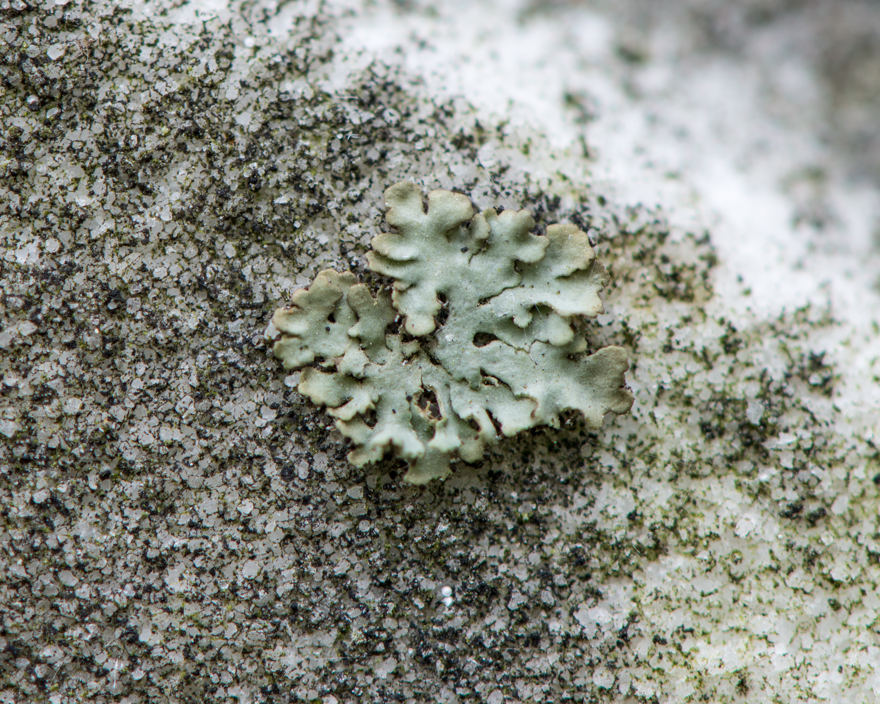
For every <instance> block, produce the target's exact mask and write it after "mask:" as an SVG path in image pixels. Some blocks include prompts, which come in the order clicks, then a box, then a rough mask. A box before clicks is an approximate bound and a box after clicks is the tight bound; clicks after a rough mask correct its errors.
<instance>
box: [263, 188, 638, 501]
mask: <svg viewBox="0 0 880 704" xmlns="http://www.w3.org/2000/svg"><path fill="white" fill-rule="evenodd" d="M385 203H386V206H387V208H388V212H387V214H386V221H387V222H388V224H389V225H391V226H392V227H393V228H395V229H396V232H386V233H381V234H379V235H377V236H376V237H374V238H373V241H372V247H373V251H372V252H370V253H369V254H368V256H367V261H368V266H369V268H370V269H371V270H372V271H374V272H377V273H379V274H384V275H386V276H389V277H391V278H393V279H394V280H395V283H394V286H393V289H392V290H391V292H388V291H387V290H386V291H380V292H379V293H378V294H377V295H376V296H375V297H374V296H373V295H372V294H371V293H370V291H369V289H368V287H367V286H366V285H364V284H361V283H358V282H357V279H356V277H355V276H354V274H351V273H348V272H345V273H340V272H337V271H335V270H332V269H328V270H326V271H322V272H321V273H320V274H319V275H318V276H317V278H316V279H315V281H314V282H313V283H312V285H311V286H310V287H309V288H307V289H301V290H299V291H297V292H295V293H294V295H293V301H292V304H291V306H290V307H287V308H282V309H279V310H277V311H276V312H275V315H274V316H273V319H272V322H273V325H274V327H275V328H276V329H277V330H278V331H280V332H281V333H282V337H281V339H280V340H278V342H277V343H276V344H275V347H274V352H275V355H276V356H277V357H278V358H280V359H281V360H282V361H283V363H284V366H285V368H287V369H299V368H301V367H305V366H307V365H310V366H308V368H306V369H305V370H304V371H303V373H302V375H301V380H300V383H299V387H298V390H299V392H300V393H301V394H302V395H304V396H307V397H308V398H310V399H311V400H312V401H313V402H314V403H316V404H318V405H321V406H326V407H327V409H328V413H329V414H330V415H331V416H332V417H333V418H335V419H336V427H337V428H338V429H339V431H340V432H341V433H342V434H343V435H344V436H345V437H347V438H349V439H350V440H351V441H352V442H353V443H354V445H355V449H354V450H352V452H351V453H350V454H349V460H350V461H351V462H352V463H353V464H355V465H356V466H362V465H364V464H367V463H369V462H375V461H377V460H379V459H381V458H382V457H383V456H384V455H385V454H386V453H387V452H388V451H389V450H390V451H392V452H393V453H394V454H396V455H397V456H399V457H401V458H403V459H405V460H406V461H407V462H408V463H409V471H408V472H407V474H406V475H405V476H404V479H405V480H406V481H408V482H411V483H414V484H424V483H426V482H428V481H430V480H431V479H434V478H438V479H443V478H445V477H446V476H447V475H448V474H449V472H450V460H453V459H461V460H464V461H465V462H476V461H478V460H479V459H480V458H481V457H482V456H483V453H484V451H485V448H486V446H487V445H491V444H494V443H496V442H498V440H499V438H500V437H511V436H513V435H516V434H517V433H519V432H521V431H523V430H526V429H529V428H533V427H536V426H539V425H549V426H553V427H558V426H559V420H560V414H561V413H563V412H565V411H570V410H577V411H580V412H581V413H582V414H583V416H584V418H585V419H586V422H587V424H588V425H589V426H591V427H593V428H598V427H599V426H601V424H602V422H603V419H604V417H605V414H606V413H609V412H612V413H617V414H621V413H626V412H627V411H629V409H630V407H631V406H632V402H633V398H632V395H631V394H630V392H629V390H628V389H627V388H626V383H625V379H624V372H625V371H626V370H627V368H628V365H629V363H628V360H627V354H626V352H625V351H624V350H623V349H622V348H620V347H613V346H610V347H605V348H603V349H601V350H598V351H597V352H594V353H593V354H586V352H587V342H586V338H585V336H584V334H583V331H582V321H583V320H584V319H587V318H591V317H595V316H596V315H598V314H599V313H601V312H602V311H603V308H602V301H601V300H600V299H599V292H600V291H601V290H602V289H603V288H604V287H605V285H606V284H607V283H608V275H607V274H606V272H605V269H604V268H603V267H602V265H601V264H600V263H599V262H598V261H597V260H596V256H595V252H594V251H593V248H592V246H591V245H590V241H589V238H588V236H587V234H586V233H585V232H583V231H581V230H579V229H578V228H577V227H576V226H574V225H551V226H550V227H548V228H547V234H546V235H536V234H532V232H531V231H532V230H533V229H534V227H535V221H534V220H533V219H532V216H531V215H530V214H529V213H528V212H527V211H525V210H520V211H518V212H513V211H503V212H501V213H497V212H496V211H495V210H493V209H489V210H486V211H484V212H482V213H478V214H476V215H475V214H474V210H473V207H472V205H471V203H470V201H469V200H468V199H467V198H466V197H465V196H463V195H460V194H455V193H452V192H450V191H444V190H436V191H432V192H431V193H429V194H428V203H427V210H426V209H425V207H424V205H423V202H422V193H421V191H420V190H419V188H418V187H417V186H415V185H413V184H412V183H408V182H401V183H398V184H396V185H394V186H391V187H390V188H389V189H388V190H387V191H386V192H385Z"/></svg>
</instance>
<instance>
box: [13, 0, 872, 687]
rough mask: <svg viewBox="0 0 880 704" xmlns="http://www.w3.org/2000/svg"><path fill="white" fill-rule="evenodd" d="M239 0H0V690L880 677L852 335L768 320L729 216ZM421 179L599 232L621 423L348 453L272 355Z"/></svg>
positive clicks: (830, 324)
mask: <svg viewBox="0 0 880 704" xmlns="http://www.w3.org/2000/svg"><path fill="white" fill-rule="evenodd" d="M407 5H408V4H407V3H398V4H397V5H396V6H394V7H392V6H389V7H390V9H389V11H390V12H397V13H404V14H405V13H407V12H415V10H413V9H412V8H409V9H408V8H407ZM231 7H232V10H231V12H230V13H228V14H221V17H222V18H223V19H210V18H208V19H203V18H202V17H201V16H200V15H198V14H197V13H196V14H193V15H192V16H189V17H188V20H189V21H188V22H183V21H182V20H181V19H180V16H179V12H180V11H181V10H180V8H178V7H176V6H172V5H171V4H169V5H167V6H162V5H145V6H136V7H135V8H133V9H132V8H124V7H122V6H120V5H118V4H117V3H111V2H103V1H100V2H88V1H83V2H59V1H58V0H55V2H50V3H42V4H41V3H37V2H30V1H29V2H24V1H23V0H12V1H11V2H10V1H5V0H4V1H3V2H0V17H2V19H0V57H2V58H0V245H2V249H0V292H2V294H0V325H2V329H0V382H2V387H0V392H2V396H0V702H2V703H3V704H13V703H14V704H22V703H24V702H52V704H62V703H67V702H81V701H90V702H102V703H104V702H126V703H134V702H192V701H201V700H205V701H239V702H253V703H256V702H273V703H274V702H291V703H292V702H316V701H317V702H322V703H323V704H353V703H354V702H395V701H396V702H488V703H489V704H502V703H503V702H509V703H513V702H548V703H552V702H563V701H575V702H621V703H624V702H626V703H629V702H645V703H649V702H658V703H659V702H697V701H711V702H744V701H750V702H794V701H798V702H814V701H825V700H827V701H833V702H845V701H846V702H850V701H851V702H864V701H869V700H870V699H871V698H872V697H873V696H876V694H877V693H880V670H878V669H876V667H877V663H878V662H880V636H878V629H880V626H878V623H880V621H878V613H880V597H878V594H877V585H878V582H880V539H878V517H877V516H878V506H880V490H878V483H880V453H878V450H877V447H876V445H875V442H874V440H873V435H872V431H871V430H870V423H869V422H867V421H865V418H864V416H859V415H858V414H855V413H854V414H852V415H851V416H846V415H845V414H843V413H842V411H841V405H840V393H841V392H840V389H842V388H843V389H852V388H855V386H857V384H855V382H854V381H853V380H852V379H851V378H849V377H847V376H846V375H847V369H848V367H846V366H845V365H843V364H841V363H840V362H839V361H837V360H838V357H835V354H833V350H834V349H835V348H834V347H833V345H835V344H838V343H839V344H840V345H842V346H843V347H846V346H847V345H851V346H852V345H856V343H855V342H853V340H855V339H856V338H857V337H858V336H857V335H855V333H853V332H852V330H853V329H854V328H851V327H848V325H849V323H846V322H845V321H844V322H841V320H839V319H838V318H837V317H836V314H835V312H834V310H832V308H831V306H830V305H821V304H818V305H817V304H816V303H815V302H807V301H805V302H804V303H803V305H801V306H796V307H789V308H787V309H786V310H782V311H779V312H777V313H773V314H758V313H757V312H755V311H753V310H751V309H750V307H749V306H748V305H747V304H746V303H743V301H746V302H747V301H748V299H749V295H750V291H749V290H747V288H746V286H745V285H743V286H740V287H739V289H737V290H733V289H730V288H729V287H728V288H724V291H723V292H719V284H718V282H719V281H720V280H721V278H722V277H721V274H719V271H721V269H722V268H723V267H724V265H725V264H724V261H721V260H720V259H719V253H718V251H717V248H716V246H715V243H714V241H713V237H714V236H715V235H714V233H713V232H711V231H707V230H703V229H697V228H686V227H680V226H677V225H674V224H670V222H669V220H668V218H667V214H666V213H665V212H664V211H663V209H657V208H654V207H650V208H649V207H645V206H642V205H639V204H638V203H637V202H628V201H626V200H625V199H624V200H621V199H619V198H616V197H615V196H614V194H613V193H606V192H604V190H603V188H604V187H603V186H602V185H601V184H594V183H593V182H592V181H591V180H590V173H589V172H590V169H589V168H588V167H584V170H583V171H582V172H577V173H567V174H566V175H563V174H562V173H561V172H559V171H554V168H555V167H554V166H553V164H554V158H555V157H554V154H555V153H556V152H554V147H552V145H550V142H549V141H548V139H546V138H545V137H544V136H542V135H541V134H540V132H535V131H533V130H530V129H528V128H527V127H523V126H520V127H515V126H511V125H510V124H506V123H505V122H504V121H503V120H499V121H497V122H494V123H493V122H491V121H487V120H486V119H485V118H484V117H483V116H481V115H480V114H478V111H476V110H475V109H473V108H471V107H469V106H468V104H467V103H466V102H465V101H463V100H453V99H447V98H442V97H441V98H436V97H431V95H430V94H428V93H425V92H424V90H423V86H422V84H421V82H420V79H419V77H418V75H415V74H413V73H412V72H407V71H406V70H404V69H403V68H401V66H395V65H394V64H391V63H387V62H381V61H372V60H369V59H366V60H363V57H362V56H361V55H359V54H356V52H352V53H351V54H350V55H349V54H347V53H346V52H347V51H349V49H346V48H345V47H346V46H348V45H346V44H344V42H343V40H342V32H343V29H344V28H345V27H350V26H351V23H352V22H357V21H358V14H357V13H358V12H359V10H358V9H356V8H354V9H352V8H349V9H348V10H346V9H345V8H339V7H332V6H330V5H324V4H320V3H307V2H302V3H301V2H293V3H283V4H281V5H280V6H279V7H274V6H273V7H270V6H268V5H265V6H264V5H258V4H252V3H244V4H241V5H234V6H231ZM182 9H183V10H184V11H185V10H186V9H187V7H186V5H183V6H182ZM419 11H421V12H424V13H426V14H425V16H426V17H428V16H430V12H428V11H427V10H425V9H424V8H422V9H421V10H419ZM175 13H178V14H175ZM352 13H354V14H352ZM282 15H283V19H284V26H285V27H286V30H285V31H284V32H283V33H279V32H278V31H277V30H276V31H274V32H269V31H268V30H267V27H270V26H273V27H277V24H278V22H279V21H280V20H279V19H278V18H279V17H281V16H282ZM526 16H527V14H524V15H523V17H526ZM273 22H274V23H275V24H273ZM346 23H348V24H346ZM620 56H622V58H620V59H619V60H620V61H622V62H624V63H627V62H631V61H632V57H631V56H629V55H627V54H626V53H625V52H624V53H622V54H620ZM349 59H350V60H349ZM576 97H577V96H574V97H573V98H571V100H572V101H574V103H577V104H580V103H578V101H577V100H575V98H576ZM582 107H583V106H582ZM579 114H580V113H579ZM581 117H583V115H581ZM588 117H589V116H587V118H584V120H585V121H587V122H589V119H588ZM574 151H575V158H576V159H580V160H581V161H583V162H584V163H588V162H587V159H588V158H589V157H590V150H589V145H587V143H586V142H583V143H581V144H578V145H576V148H575V150H574ZM566 158H567V159H570V158H571V154H569V155H568V156H567V157H566ZM401 179H410V180H414V181H416V182H417V183H418V184H419V185H420V186H422V187H425V188H437V187H442V188H449V189H454V190H456V191H459V192H463V193H465V194H467V195H468V196H469V197H471V198H472V200H473V201H474V202H475V203H476V204H477V205H478V206H479V207H481V208H485V207H490V206H492V207H502V206H503V207H528V208H529V210H530V211H531V212H532V213H533V214H534V216H535V218H536V220H537V221H538V223H539V227H544V226H546V225H547V224H548V223H552V222H574V223H575V224H578V225H579V226H581V227H583V228H587V229H589V231H590V233H591V235H592V236H593V237H594V238H595V239H596V240H597V242H598V251H599V255H600V257H601V259H602V260H603V262H605V263H606V265H607V266H608V269H609V272H610V274H611V276H612V279H613V282H612V284H611V286H610V287H609V288H608V289H607V291H606V292H605V294H604V295H605V299H606V309H607V311H608V313H607V315H604V316H601V317H600V318H599V320H598V321H597V323H595V324H593V325H592V326H591V327H590V328H589V336H590V342H591V345H592V346H593V347H594V348H598V347H601V346H603V345H607V344H619V345H623V346H624V347H626V348H627V350H628V351H629V352H630V354H631V357H632V359H633V360H634V370H633V371H632V372H631V373H630V375H629V378H630V381H631V386H632V387H633V390H634V392H635V394H636V404H635V406H634V408H633V411H632V412H631V414H629V415H628V416H624V417H621V418H616V419H611V418H608V419H606V424H605V427H604V428H603V429H601V430H600V431H598V432H590V431H588V430H587V429H586V428H585V427H584V425H583V423H582V421H581V420H579V419H578V418H577V417H575V416H572V417H571V418H569V419H568V421H567V422H566V423H565V424H564V426H563V427H562V428H560V429H558V430H553V429H540V430H536V431H534V432H533V433H531V434H527V436H525V437H517V438H515V439H513V440H511V441H509V442H506V443H503V444H502V445H500V446H499V447H498V449H496V450H495V451H493V452H492V453H491V454H488V455H487V456H486V458H485V460H484V461H483V462H482V463H481V464H479V465H477V466H474V467H470V466H465V465H459V466H458V469H457V471H456V472H455V473H454V474H453V476H452V477H451V478H450V479H449V480H447V481H446V482H445V483H442V484H438V483H433V484H432V485H429V486H428V487H424V488H422V487H419V488H414V487H409V486H406V485H404V484H402V482H401V475H402V471H403V470H404V469H405V468H404V467H403V466H402V465H400V464H399V463H397V462H392V461H385V462H383V463H379V464H377V465H374V466H372V467H370V468H368V469H367V470H366V471H364V470H356V469H354V468H352V467H351V466H350V465H349V464H348V463H347V462H346V461H345V455H346V453H347V451H348V450H349V449H350V448H348V447H347V446H346V444H345V442H344V441H343V439H342V438H341V436H340V435H339V434H338V433H336V432H335V430H334V429H333V426H332V423H331V422H330V419H329V418H328V417H326V416H325V415H324V414H323V413H322V412H321V411H320V410H319V409H316V408H313V407H312V406H311V405H310V404H308V403H307V402H305V401H304V400H303V399H302V398H300V397H299V395H298V394H297V393H296V392H295V390H294V388H295V386H296V383H297V376H298V375H296V374H293V375H289V376H286V375H285V374H284V372H283V370H282V369H281V367H280V364H279V363H278V362H277V360H274V359H273V358H272V357H271V354H270V352H269V348H268V345H267V342H266V340H265V338H264V335H263V333H264V330H265V329H266V326H267V324H268V321H269V319H270V317H271V313H272V311H273V310H274V309H275V308H276V307H277V306H278V305H282V304H283V303H284V301H285V300H286V299H287V298H288V297H289V295H290V293H291V292H292V291H293V290H295V289H296V288H299V287H301V286H303V285H306V283H307V282H308V281H309V280H311V278H312V277H313V276H314V275H315V274H316V273H317V272H318V271H319V270H321V269H323V268H326V267H328V266H335V267H337V268H340V269H351V270H353V271H355V272H356V273H357V274H358V275H359V276H360V277H361V279H362V280H366V281H368V282H372V283H376V284H378V283H379V279H378V277H375V276H374V275H371V274H370V272H368V271H366V270H365V265H364V264H365V262H364V254H365V252H366V250H367V247H368V243H369V240H370V238H371V237H372V236H374V235H375V234H376V233H377V232H379V231H381V230H382V228H383V227H384V224H383V217H382V216H383V211H382V207H381V193H382V191H383V190H384V188H385V187H386V186H387V185H389V184H391V183H394V182H396V181H399V180H401ZM672 207H673V208H674V206H672ZM724 280H725V281H727V279H724ZM725 286H726V284H725ZM866 295H867V294H866ZM865 300H867V299H865ZM868 329H869V330H870V327H869V328H868ZM874 334H875V335H876V332H875V333H874ZM858 339H860V340H861V339H862V338H858ZM858 344H859V345H861V347H858V345H856V346H857V347H858V349H859V350H862V352H860V354H862V357H863V358H864V359H868V360H869V361H867V362H863V363H862V367H859V368H864V369H869V368H872V367H871V364H875V362H876V359H875V360H874V362H871V361H870V356H871V349H876V347H874V348H872V347H871V346H870V344H868V343H858ZM871 344H874V343H871ZM866 350H867V351H866ZM853 354H855V353H853ZM874 368H875V369H876V366H875V367H874ZM866 378H868V379H870V376H869V375H868V376H867V377H866ZM876 381H877V377H876V376H874V381H873V382H870V383H873V384H876Z"/></svg>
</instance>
